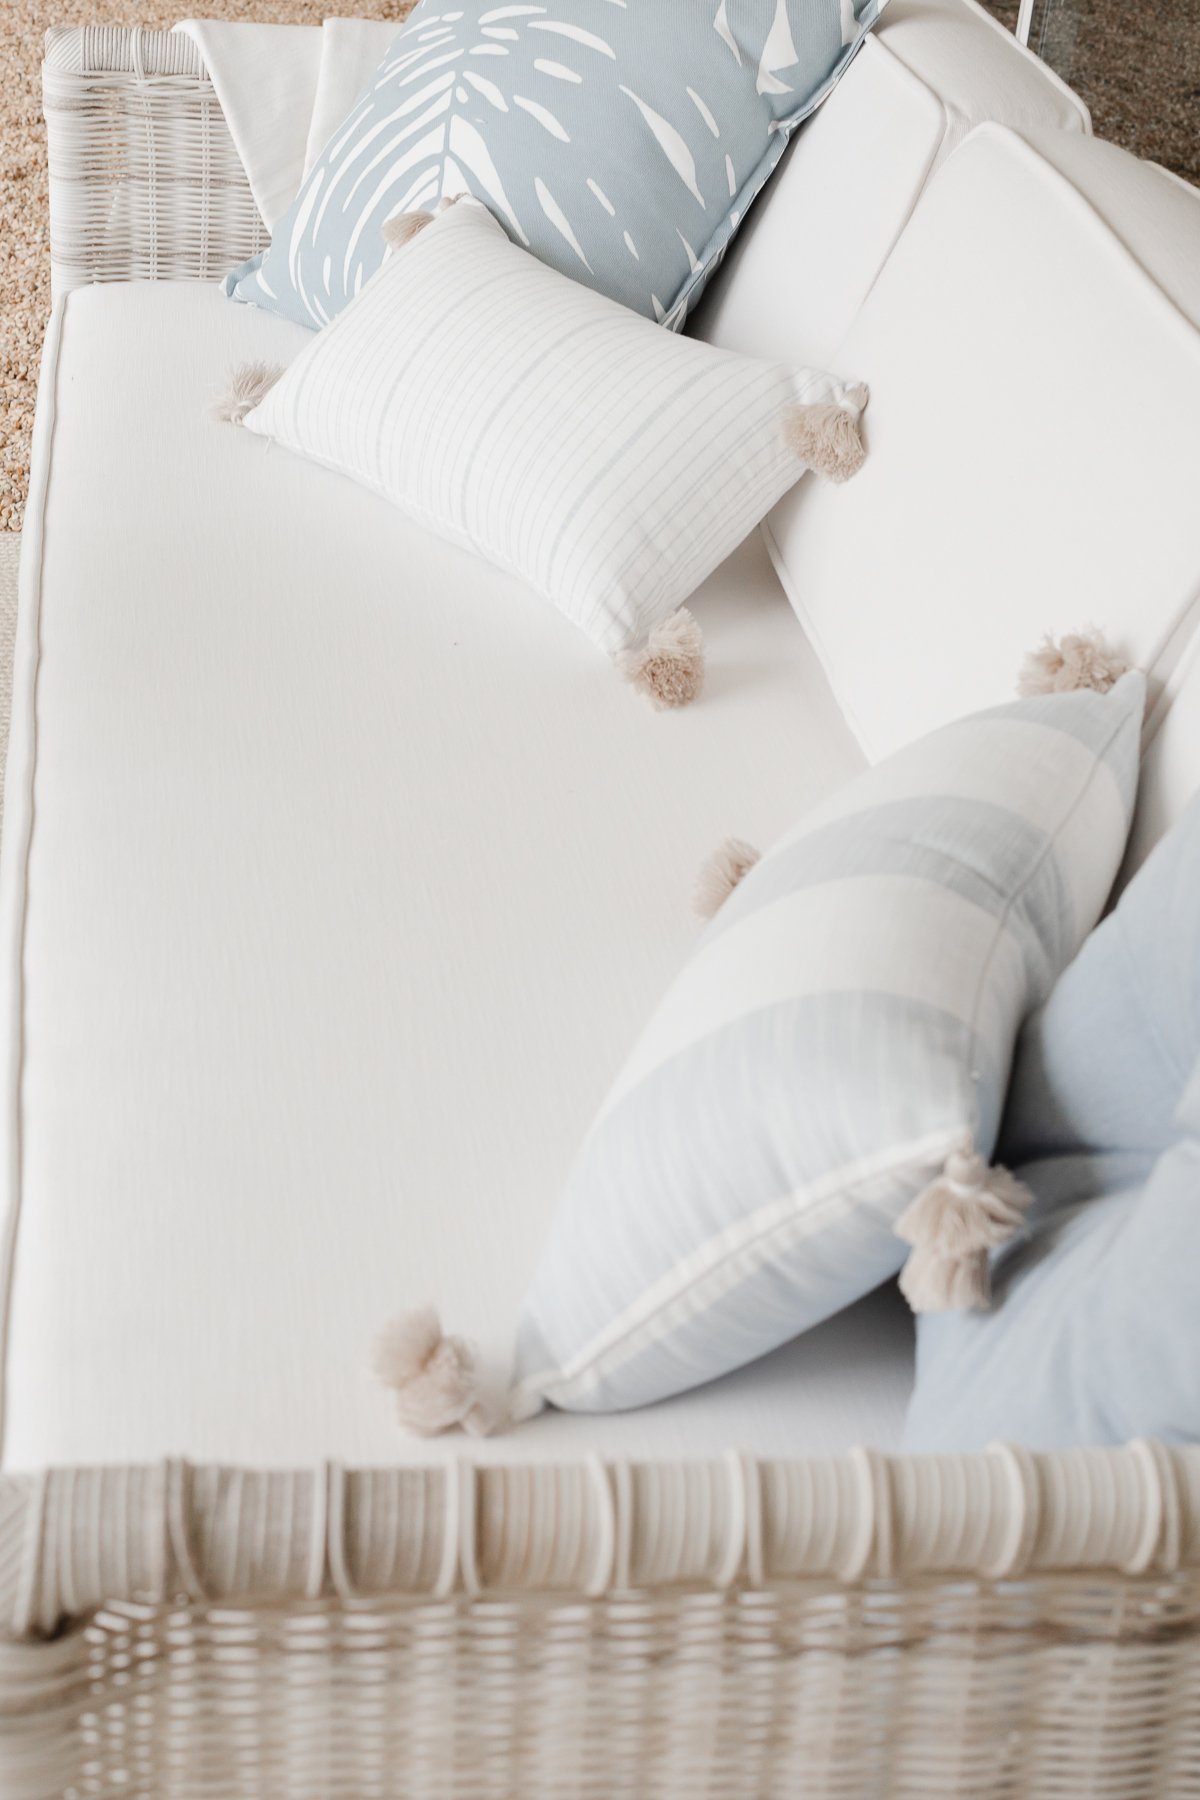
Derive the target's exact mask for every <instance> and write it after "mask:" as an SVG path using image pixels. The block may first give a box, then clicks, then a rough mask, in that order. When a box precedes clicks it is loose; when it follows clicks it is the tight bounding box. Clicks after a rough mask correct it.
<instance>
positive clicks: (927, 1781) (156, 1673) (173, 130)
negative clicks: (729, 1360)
mask: <svg viewBox="0 0 1200 1800" xmlns="http://www.w3.org/2000/svg"><path fill="white" fill-rule="evenodd" d="M45 106H46V119H47V127H48V136H49V154H50V176H51V244H52V256H53V268H54V283H55V290H56V293H57V294H59V295H61V294H62V293H64V292H66V291H67V290H69V289H70V288H73V287H76V286H79V285H81V284H84V283H88V282H93V281H108V280H120V279H129V278H159V277H164V278H172V279H195V280H207V279H211V278H214V277H216V276H217V275H219V274H220V273H221V272H222V271H223V270H225V269H226V268H228V267H229V266H230V265H231V264H232V263H234V262H236V261H238V260H240V259H242V258H244V257H246V256H249V255H251V254H252V253H253V252H254V251H255V250H256V249H257V248H259V247H261V245H262V243H263V242H264V240H265V233H264V230H263V227H262V223H261V221H260V219H259V217H258V214H257V212H256V210H255V207H254V203H253V200H252V198H251V196H250V192H249V189H248V187H247V184H246V181H245V178H244V175H243V172H242V169H241V165H240V163H239V161H238V158H237V156H236V153H235V151H234V149H233V145H232V143H231V142H230V139H229V135H228V132H227V130H226V128H225V124H224V120H223V118H222V115H221V111H220V107H219V105H218V104H217V101H216V98H215V95H214V93H213V89H212V86H211V84H210V83H209V81H208V80H207V78H206V75H205V72H204V70H203V68H202V67H201V66H200V64H199V62H198V60H197V57H196V54H195V51H194V49H193V48H192V45H191V44H190V42H189V41H188V40H186V39H183V38H180V37H179V36H171V35H169V34H163V33H154V32H141V31H126V30H115V29H109V28H103V29H102V28H83V29H75V30H69V31H57V32H51V33H50V34H49V37H48V40H47V48H46V63H45ZM0 1794H3V1796H4V1797H5V1800H49V1796H52V1795H53V1796H71V1797H76V1796H78V1797H79V1800H83V1797H84V1796H89V1797H93V1796H108V1795H115V1794H121V1795H130V1796H132V1795H137V1796H144V1797H145V1800H184V1797H189V1800H190V1797H192V1796H195V1797H196V1800H200V1797H201V1796H204V1797H206V1800H208V1797H215V1796H220V1797H230V1800H233V1797H237V1800H242V1797H245V1800H265V1797H266V1796H273V1795H280V1796H288V1797H289V1800H310V1797H311V1800H330V1797H332V1796H347V1797H351V1796H352V1797H354V1800H369V1797H375V1796H379V1797H380V1800H382V1797H384V1796H406V1797H409V1800H443V1797H444V1800H458V1797H460V1796H461V1797H471V1800H474V1797H476V1796H478V1797H479V1800H493V1797H494V1800H542V1797H545V1800H562V1797H568V1796H587V1797H589V1800H592V1797H594V1800H607V1797H608V1796H613V1795H637V1796H647V1797H652V1800H676V1797H678V1800H702V1797H709V1800H735V1797H736V1800H745V1797H748V1796H784V1795H787V1796H805V1797H810V1796H811V1797H814V1800H815V1797H826V1796H827V1797H829V1800H851V1797H854V1796H862V1797H863V1800H877V1797H880V1796H884V1795H894V1796H908V1797H911V1800H926V1797H928V1796H933V1795H955V1796H989V1797H990V1796H1026V1795H1036V1796H1041V1795H1045V1796H1055V1797H1061V1796H1088V1797H1089V1800H1101V1797H1104V1796H1109V1797H1111V1800H1135V1797H1138V1796H1147V1797H1151V1796H1163V1795H1171V1796H1175V1795H1181V1796H1182V1795H1197V1796H1200V1450H1190V1449H1187V1450H1180V1449H1177V1450H1168V1449H1165V1448H1164V1447H1162V1446H1161V1445H1157V1444H1152V1443H1137V1444H1132V1445H1129V1446H1128V1447H1126V1448H1125V1449H1122V1450H1112V1451H1072V1452H1064V1453H1056V1454H1053V1455H1033V1454H1031V1453H1030V1452H1028V1451H1025V1450H1022V1449H1020V1448H1018V1447H1014V1446H997V1447H995V1448H993V1449H992V1450H990V1451H988V1452H987V1453H984V1454H980V1455H972V1456H961V1457H937V1458H934V1457H927V1458H913V1457H895V1458H889V1457H885V1456H882V1455H878V1454H875V1453H873V1452H869V1451H859V1452H855V1453H853V1454H851V1455H850V1456H846V1457H838V1458H807V1459H805V1458H799V1459H797V1460H794V1461H770V1462H765V1461H764V1462H757V1461H755V1460H753V1459H750V1458H747V1457H744V1456H741V1455H737V1454H734V1453H732V1452H731V1453H730V1455H729V1456H727V1457H726V1458H725V1459H724V1460H721V1461H716V1462H711V1463H710V1462H695V1463H661V1464H643V1465H625V1464H621V1465H606V1464H602V1463H601V1462H600V1461H598V1460H596V1459H591V1460H586V1461H582V1462H577V1463H573V1464H569V1465H563V1466H536V1467H535V1466H522V1467H503V1466H477V1465H476V1464H475V1463H473V1462H472V1461H470V1460H468V1459H466V1458H465V1457H464V1458H463V1459H461V1460H455V1461H452V1462H450V1463H449V1464H446V1465H438V1466H431V1467H428V1468H420V1469H409V1470H399V1469H393V1470H386V1471H349V1470H343V1469H341V1468H338V1467H336V1466H333V1465H328V1466H325V1467H323V1468H321V1469H318V1470H315V1471H302V1472H291V1473H286V1472H266V1471H252V1470H244V1469H242V1470H237V1469H221V1468H190V1467H188V1466H187V1465H186V1464H183V1463H178V1462H173V1463H167V1464H164V1465H161V1466H156V1467H139V1468H108V1469H99V1468H93V1469H74V1470H55V1471H52V1472H48V1473H42V1474H40V1475H21V1474H8V1475H5V1476H0Z"/></svg>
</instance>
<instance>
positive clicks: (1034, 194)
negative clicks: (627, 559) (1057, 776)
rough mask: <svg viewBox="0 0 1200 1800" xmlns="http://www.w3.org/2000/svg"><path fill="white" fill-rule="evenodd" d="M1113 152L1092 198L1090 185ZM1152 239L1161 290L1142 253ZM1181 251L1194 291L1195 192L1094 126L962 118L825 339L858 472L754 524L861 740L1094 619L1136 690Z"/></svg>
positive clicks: (1181, 439)
mask: <svg viewBox="0 0 1200 1800" xmlns="http://www.w3.org/2000/svg"><path fill="white" fill-rule="evenodd" d="M1064 145H1066V146H1067V149H1068V151H1069V156H1068V155H1064V154H1063V146H1064ZM1051 153H1053V154H1054V155H1055V156H1056V157H1057V158H1058V160H1059V162H1060V163H1061V165H1062V166H1061V167H1056V166H1055V164H1054V162H1052V161H1051V160H1050V156H1051ZM1114 158H1115V159H1116V160H1117V162H1119V164H1120V186H1121V192H1120V195H1119V200H1120V206H1119V207H1118V208H1117V209H1116V223H1115V224H1114V223H1113V222H1110V221H1109V220H1107V219H1104V218H1102V217H1101V216H1100V215H1099V213H1098V212H1097V211H1096V210H1095V204H1096V203H1097V202H1099V201H1100V200H1101V199H1102V197H1103V193H1104V191H1105V184H1104V183H1103V182H1102V181H1101V180H1100V179H1099V178H1098V176H1097V171H1101V170H1102V169H1103V170H1108V168H1109V165H1110V164H1111V163H1112V160H1113V159H1114ZM1084 163H1086V165H1087V166H1088V168H1089V169H1090V170H1091V171H1092V173H1093V175H1094V176H1097V178H1096V179H1093V180H1092V182H1091V184H1090V197H1089V198H1085V197H1084V195H1083V193H1082V192H1081V191H1080V185H1079V183H1078V181H1076V180H1073V179H1071V173H1072V170H1073V169H1074V168H1075V166H1076V165H1077V164H1078V165H1080V166H1082V165H1083V164H1084ZM1148 220H1151V221H1153V228H1152V229H1151V228H1148V226H1147V221H1148ZM1126 226H1127V227H1128V233H1127V235H1128V238H1129V241H1128V242H1126V241H1123V238H1122V236H1121V235H1120V234H1119V233H1120V232H1121V231H1122V230H1124V229H1125V228H1126ZM1134 234H1136V241H1137V247H1138V250H1139V252H1140V256H1141V260H1138V257H1136V256H1135V255H1134V254H1133V253H1132V252H1131V249H1130V247H1129V244H1130V243H1132V242H1133V241H1134ZM1160 239H1161V240H1162V242H1163V245H1164V254H1165V256H1166V260H1167V262H1168V263H1169V269H1170V278H1171V282H1172V292H1171V293H1168V292H1167V291H1165V289H1164V286H1163V285H1162V284H1161V283H1160V281H1159V280H1157V279H1156V278H1155V275H1154V273H1152V272H1150V271H1149V270H1148V269H1147V267H1146V266H1145V265H1146V262H1147V261H1148V260H1149V259H1150V257H1151V255H1152V252H1153V251H1154V250H1155V248H1156V246H1157V245H1158V243H1159V241H1160ZM1189 255H1190V258H1191V276H1190V289H1191V293H1192V296H1193V297H1195V295H1196V294H1197V293H1198V292H1200V194H1194V193H1192V192H1191V191H1190V190H1188V189H1186V188H1184V187H1183V186H1182V185H1181V184H1179V183H1176V182H1174V181H1172V180H1170V179H1169V178H1168V177H1166V176H1165V175H1163V174H1162V172H1161V171H1159V170H1156V169H1154V168H1153V167H1152V166H1150V165H1148V164H1138V163H1136V162H1135V161H1134V160H1133V159H1132V158H1129V157H1126V156H1125V155H1124V153H1123V152H1121V151H1117V150H1114V149H1113V148H1112V147H1111V146H1109V145H1100V144H1095V143H1085V142H1083V141H1075V142H1071V141H1070V140H1068V139H1065V138H1063V137H1062V135H1061V134H1056V133H1052V134H1045V135H1041V136H1039V137H1038V138H1037V141H1036V145H1034V144H1031V143H1029V142H1026V141H1024V140H1023V139H1021V138H1019V137H1017V136H1016V135H1015V134H1014V133H1012V132H1010V131H1007V130H1004V129H1002V128H1000V127H997V126H990V125H989V126H983V127H981V128H980V129H979V130H978V131H976V132H975V133H974V134H973V136H972V137H971V138H970V139H969V140H968V142H967V143H966V144H964V145H963V146H962V148H961V149H960V150H959V151H958V152H957V153H956V154H955V155H954V157H952V158H951V160H950V162H949V163H948V164H947V165H946V167H945V168H944V169H943V170H942V172H941V173H940V175H939V176H938V178H937V180H936V181H935V182H934V183H933V185H932V187H931V188H930V190H929V192H928V193H927V195H926V196H925V198H924V199H923V201H922V203H921V206H920V208H919V210H918V212H917V215H916V217H915V218H914V220H913V222H912V224H911V225H910V227H909V228H908V230H907V231H906V233H905V235H904V238H903V240H902V242H901V243H900V245H899V246H898V247H897V250H896V253H895V255H894V256H893V257H892V258H891V260H890V262H889V263H888V266H887V268H886V269H885V270H884V271H883V274H882V275H881V276H880V279H879V281H878V282H877V284H876V286H875V288H874V290H873V292H872V293H871V295H870V298H869V299H868V300H867V302H866V304H865V305H864V307H863V309H862V311H861V313H860V314H859V317H858V319H857V320H856V322H855V324H854V326H853V328H852V329H851V331H850V332H849V333H848V335H847V337H846V338H845V340H844V342H843V344H842V346H841V349H840V350H839V352H838V355H839V359H840V360H841V361H843V362H844V363H845V364H846V365H847V366H851V367H853V368H854V370H855V372H856V373H857V374H859V375H861V377H862V378H863V379H864V380H865V381H867V382H869V384H870V387H871V406H870V408H869V410H868V413H867V416H866V432H865V435H866V438H867V441H868V444H869V449H870V454H869V456H868V458H867V461H866V464H865V466H864V469H863V472H862V474H861V475H860V476H859V478H858V479H857V480H856V481H855V482H853V483H852V484H851V485H849V486H847V487H845V488H831V489H827V490H825V491H821V490H819V489H817V488H816V486H815V484H807V485H806V487H805V488H804V489H803V490H798V491H797V493H796V495H795V497H794V498H789V499H788V500H786V501H785V502H783V503H782V504H781V505H779V506H777V507H776V508H775V509H774V511H773V512H772V513H771V514H770V515H769V517H768V520H767V522H766V525H765V527H764V529H765V530H766V531H767V534H768V547H769V548H771V550H772V555H773V557H774V559H775V562H776V567H777V568H778V570H779V573H780V576H781V578H782V580H783V582H784V585H785V587H786V588H787V590H788V594H789V597H790V598H791V600H792V603H793V605H794V606H795V607H796V610H797V612H798V613H799V615H800V617H801V619H802V621H803V623H804V624H805V626H806V629H807V630H808V632H809V634H810V637H811V639H812V641H813V644H814V646H815V647H816V648H817V650H818V653H819V654H820V656H821V658H822V660H823V662H824V665H825V669H826V672H827V674H828V676H829V680H830V683H831V685H832V687H833V689H834V692H835V694H836V695H837V697H838V699H839V701H840V702H841V704H842V706H843V708H844V709H845V712H846V714H847V717H848V719H849V720H850V722H851V724H852V726H853V728H854V730H855V731H856V733H857V735H858V737H859V739H860V741H861V743H862V745H863V747H864V749H865V750H866V752H867V754H868V756H869V757H871V758H877V757H880V756H883V755H886V754H887V753H888V752H889V751H891V750H893V749H894V748H895V747H896V746H897V745H899V744H902V743H904V742H906V741H907V740H909V739H910V738H913V737H916V736H919V735H920V734H921V733H923V732H925V731H928V730H930V729H931V728H933V727H934V726H937V725H940V724H942V723H943V722H944V721H945V720H947V719H950V718H953V717H956V716H958V715H960V714H962V713H966V712H970V711H973V710H975V709H976V708H979V707H983V706H987V705H990V704H993V703H995V702H997V701H999V700H1002V699H1003V698H1004V697H1005V696H1006V695H1008V694H1011V692H1012V684H1013V681H1014V678H1015V675H1016V671H1017V669H1018V667H1019V665H1020V663H1021V661H1022V658H1023V656H1024V654H1025V652H1026V651H1028V650H1029V649H1031V648H1033V647H1034V646H1036V644H1037V643H1038V642H1039V640H1040V638H1041V637H1042V635H1043V633H1046V632H1051V633H1059V632H1062V631H1066V630H1070V629H1072V628H1074V627H1078V626H1080V625H1087V624H1094V625H1097V626H1099V627H1100V628H1101V629H1103V630H1104V631H1105V632H1107V633H1108V634H1109V635H1110V636H1111V637H1113V638H1114V639H1115V640H1117V641H1118V642H1119V643H1120V644H1121V645H1122V646H1123V647H1124V648H1125V649H1126V651H1127V652H1128V653H1129V654H1130V655H1131V656H1132V658H1133V659H1134V660H1135V661H1136V662H1138V663H1139V664H1140V665H1141V666H1142V667H1143V668H1145V669H1146V670H1147V671H1148V673H1149V674H1150V676H1151V681H1152V686H1151V691H1152V693H1155V692H1156V691H1157V686H1158V685H1159V684H1161V682H1162V681H1164V680H1165V679H1166V677H1167V676H1168V675H1169V673H1170V671H1171V669H1172V668H1173V667H1174V666H1175V664H1176V663H1177V662H1178V659H1179V655H1180V652H1181V650H1182V647H1183V644H1184V643H1186V641H1187V638H1188V636H1189V635H1190V632H1191V630H1192V625H1193V620H1192V610H1191V609H1192V608H1193V606H1194V604H1195V601H1196V591H1197V581H1198V578H1200V507H1198V506H1197V494H1198V492H1200V333H1198V332H1197V330H1196V327H1195V325H1194V324H1193V323H1192V321H1191V318H1189V317H1188V316H1187V314H1186V313H1185V312H1183V311H1181V310H1180V301H1181V300H1182V299H1183V298H1184V291H1183V290H1184V287H1185V286H1186V285H1187V279H1188V278H1187V273H1186V272H1187V266H1188V262H1187V259H1188V256H1189ZM931 372H934V373H936V379H931Z"/></svg>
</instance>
